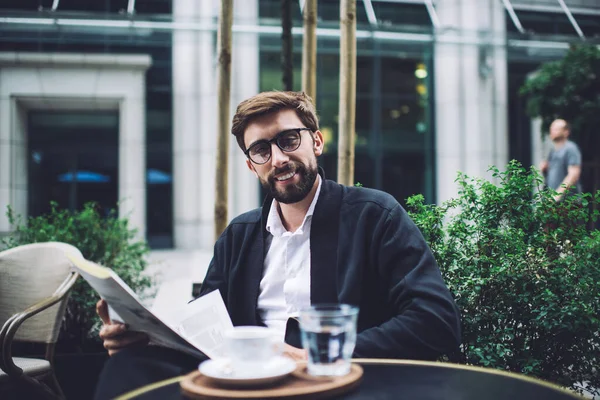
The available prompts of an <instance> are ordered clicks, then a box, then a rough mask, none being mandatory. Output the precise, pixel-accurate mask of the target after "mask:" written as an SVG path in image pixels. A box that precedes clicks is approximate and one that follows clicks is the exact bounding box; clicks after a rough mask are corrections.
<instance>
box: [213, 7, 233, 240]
mask: <svg viewBox="0 0 600 400" xmlns="http://www.w3.org/2000/svg"><path fill="white" fill-rule="evenodd" d="M232 24H233V0H221V10H220V13H219V32H218V34H217V51H218V67H217V96H218V97H217V98H218V102H219V104H218V110H217V114H218V119H217V135H218V137H217V164H216V170H215V171H216V179H215V241H216V240H217V239H218V238H219V236H220V235H221V233H222V232H223V231H224V230H225V227H226V226H227V200H228V199H227V189H228V183H227V181H228V179H227V177H228V173H229V160H228V150H229V135H230V134H231V133H230V132H229V102H230V97H231V36H232Z"/></svg>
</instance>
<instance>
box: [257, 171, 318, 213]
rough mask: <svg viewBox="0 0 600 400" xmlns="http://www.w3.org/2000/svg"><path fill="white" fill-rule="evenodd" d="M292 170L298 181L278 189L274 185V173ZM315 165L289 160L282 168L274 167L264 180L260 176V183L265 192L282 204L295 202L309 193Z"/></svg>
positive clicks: (314, 176)
mask: <svg viewBox="0 0 600 400" xmlns="http://www.w3.org/2000/svg"><path fill="white" fill-rule="evenodd" d="M288 172H294V173H296V174H297V175H298V176H299V177H300V182H298V183H296V184H289V185H286V187H285V188H283V189H278V188H277V186H276V183H277V179H275V175H280V174H285V173H288ZM317 174H318V171H317V165H316V162H315V164H314V165H313V164H311V165H308V166H306V165H304V164H302V163H300V162H293V161H292V162H290V163H289V164H287V165H286V166H285V167H284V168H276V169H275V170H273V172H272V173H270V174H269V176H268V177H267V179H266V180H264V179H262V178H260V183H261V185H262V187H263V188H264V189H265V191H266V192H267V193H269V194H270V195H271V196H272V197H273V198H274V199H275V200H277V201H278V202H280V203H283V204H293V203H297V202H299V201H301V200H304V198H305V197H306V196H307V195H308V194H309V193H310V190H311V189H312V187H313V185H314V184H315V180H316V179H317Z"/></svg>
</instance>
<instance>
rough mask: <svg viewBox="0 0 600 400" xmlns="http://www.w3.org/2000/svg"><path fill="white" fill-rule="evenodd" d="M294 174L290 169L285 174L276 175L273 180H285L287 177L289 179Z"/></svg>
mask: <svg viewBox="0 0 600 400" xmlns="http://www.w3.org/2000/svg"><path fill="white" fill-rule="evenodd" d="M294 175H296V173H295V172H294V171H291V172H288V173H287V174H284V175H281V176H278V177H276V178H275V180H276V181H278V182H283V181H287V180H288V179H291V178H292V177H293V176H294Z"/></svg>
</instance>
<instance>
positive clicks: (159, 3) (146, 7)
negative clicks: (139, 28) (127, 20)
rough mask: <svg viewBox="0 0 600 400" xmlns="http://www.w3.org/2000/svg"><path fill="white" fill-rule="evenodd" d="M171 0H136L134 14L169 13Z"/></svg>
mask: <svg viewBox="0 0 600 400" xmlns="http://www.w3.org/2000/svg"><path fill="white" fill-rule="evenodd" d="M172 3H173V0H136V2H135V13H136V14H171V12H172Z"/></svg>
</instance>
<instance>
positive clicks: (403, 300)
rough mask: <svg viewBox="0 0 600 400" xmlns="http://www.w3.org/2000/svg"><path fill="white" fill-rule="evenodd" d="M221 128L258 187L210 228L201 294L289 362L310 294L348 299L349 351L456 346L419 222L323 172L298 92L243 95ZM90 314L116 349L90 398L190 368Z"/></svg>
mask: <svg viewBox="0 0 600 400" xmlns="http://www.w3.org/2000/svg"><path fill="white" fill-rule="evenodd" d="M232 133H233V135H234V136H235V137H236V139H237V142H238V144H239V146H240V148H241V149H242V151H243V152H244V154H245V155H246V157H247V160H246V164H247V166H248V169H249V170H250V171H251V172H252V173H253V174H254V175H255V176H256V177H257V178H258V179H259V181H260V182H261V184H262V185H263V187H264V188H265V190H266V192H267V193H268V195H267V198H266V199H265V202H264V204H263V207H262V208H259V209H256V210H253V211H250V212H247V213H245V214H242V215H240V216H238V217H237V218H235V219H233V220H232V221H231V223H230V224H229V226H228V227H227V228H226V229H225V231H224V232H223V234H222V235H221V236H220V237H219V239H218V240H217V242H216V244H215V248H214V256H213V259H212V261H211V264H210V266H209V268H208V272H207V275H206V278H205V280H204V282H203V284H202V293H201V295H203V294H206V293H209V292H211V291H213V290H215V289H219V290H220V293H221V295H222V297H223V300H224V302H225V305H226V307H227V310H228V312H229V315H230V316H231V320H232V322H233V324H234V325H236V326H237V325H263V326H264V325H266V326H268V327H269V328H272V329H273V330H274V331H275V332H277V333H278V334H279V336H280V338H281V340H282V341H285V342H286V347H285V353H286V354H287V355H288V356H290V357H292V358H294V359H300V360H302V359H305V358H306V352H305V351H304V350H302V349H300V348H299V347H300V343H299V340H298V338H299V335H298V327H297V324H296V323H295V321H296V319H295V318H296V317H298V313H299V310H300V309H302V308H303V307H307V306H310V305H311V304H320V303H346V304H351V305H355V306H358V307H359V310H360V311H359V315H358V322H357V340H356V347H355V350H354V356H355V357H367V358H404V359H420V360H434V359H436V358H438V357H439V356H441V355H443V354H445V353H451V352H454V351H455V350H457V348H458V346H459V344H460V320H459V313H458V310H457V307H456V305H455V303H454V301H453V299H452V296H451V294H450V292H449V290H448V288H447V287H446V285H445V283H444V281H443V279H442V276H441V274H440V271H439V269H438V266H437V264H436V261H435V259H434V257H433V255H432V253H431V251H430V249H429V247H428V246H427V244H426V242H425V240H424V239H423V236H422V235H421V233H420V231H419V229H418V228H417V227H416V226H415V224H414V223H413V222H412V221H411V220H410V218H409V217H408V215H407V213H406V211H405V210H404V209H403V208H402V207H401V206H400V204H399V203H398V202H397V201H396V200H395V199H394V198H393V197H392V196H390V195H389V194H387V193H384V192H381V191H378V190H373V189H367V188H362V187H360V188H359V187H347V186H343V185H340V184H337V183H336V182H333V181H330V180H326V179H325V177H324V173H323V171H322V170H319V168H318V166H317V157H318V156H320V155H321V154H322V152H323V145H324V142H323V134H322V133H321V131H320V130H319V123H318V118H317V114H316V111H315V107H314V104H313V103H312V101H311V99H310V98H309V97H308V96H307V95H306V94H304V93H301V92H266V93H261V94H258V95H256V96H254V97H252V98H250V99H247V100H245V101H243V102H242V103H240V104H239V106H238V107H237V110H236V114H235V116H234V118H233V123H232ZM98 312H99V314H100V315H101V317H102V319H103V321H104V327H103V328H102V331H101V334H100V336H101V337H102V338H103V339H104V344H105V347H106V348H107V349H108V350H109V353H110V354H111V355H112V354H115V353H116V354H115V355H114V356H112V357H111V358H110V359H109V361H108V363H107V364H106V366H105V368H104V371H103V375H102V377H101V381H100V382H101V383H100V385H99V388H102V387H107V386H108V387H110V388H111V390H112V391H111V392H110V393H106V392H103V393H100V394H99V393H97V398H106V397H110V396H114V395H115V394H119V393H122V392H123V391H125V390H127V389H131V388H132V387H133V388H135V387H136V386H141V385H143V384H147V383H150V382H152V381H156V380H160V379H166V378H169V377H170V376H175V375H180V374H183V373H186V372H189V371H190V370H191V369H193V368H195V367H196V366H197V363H198V361H199V360H197V359H193V357H190V356H187V355H184V354H175V352H174V351H173V350H170V349H162V348H155V349H150V348H149V347H146V348H144V347H142V348H140V346H139V344H140V343H141V342H144V341H147V337H146V339H144V335H138V334H134V333H132V332H128V331H127V329H126V328H125V327H123V326H122V325H119V324H114V323H112V322H111V321H110V320H109V319H108V316H107V312H106V303H104V302H103V301H100V302H99V304H98ZM133 344H138V346H132V345H133ZM124 348H126V350H123V351H119V350H121V349H124ZM131 375H135V377H131ZM125 377H127V378H125ZM127 380H129V382H134V383H133V384H131V383H128V384H127V385H128V387H127V386H126V385H123V383H124V381H127ZM103 381H104V382H107V383H105V384H103V383H102V382H103ZM108 382H111V383H108Z"/></svg>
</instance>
